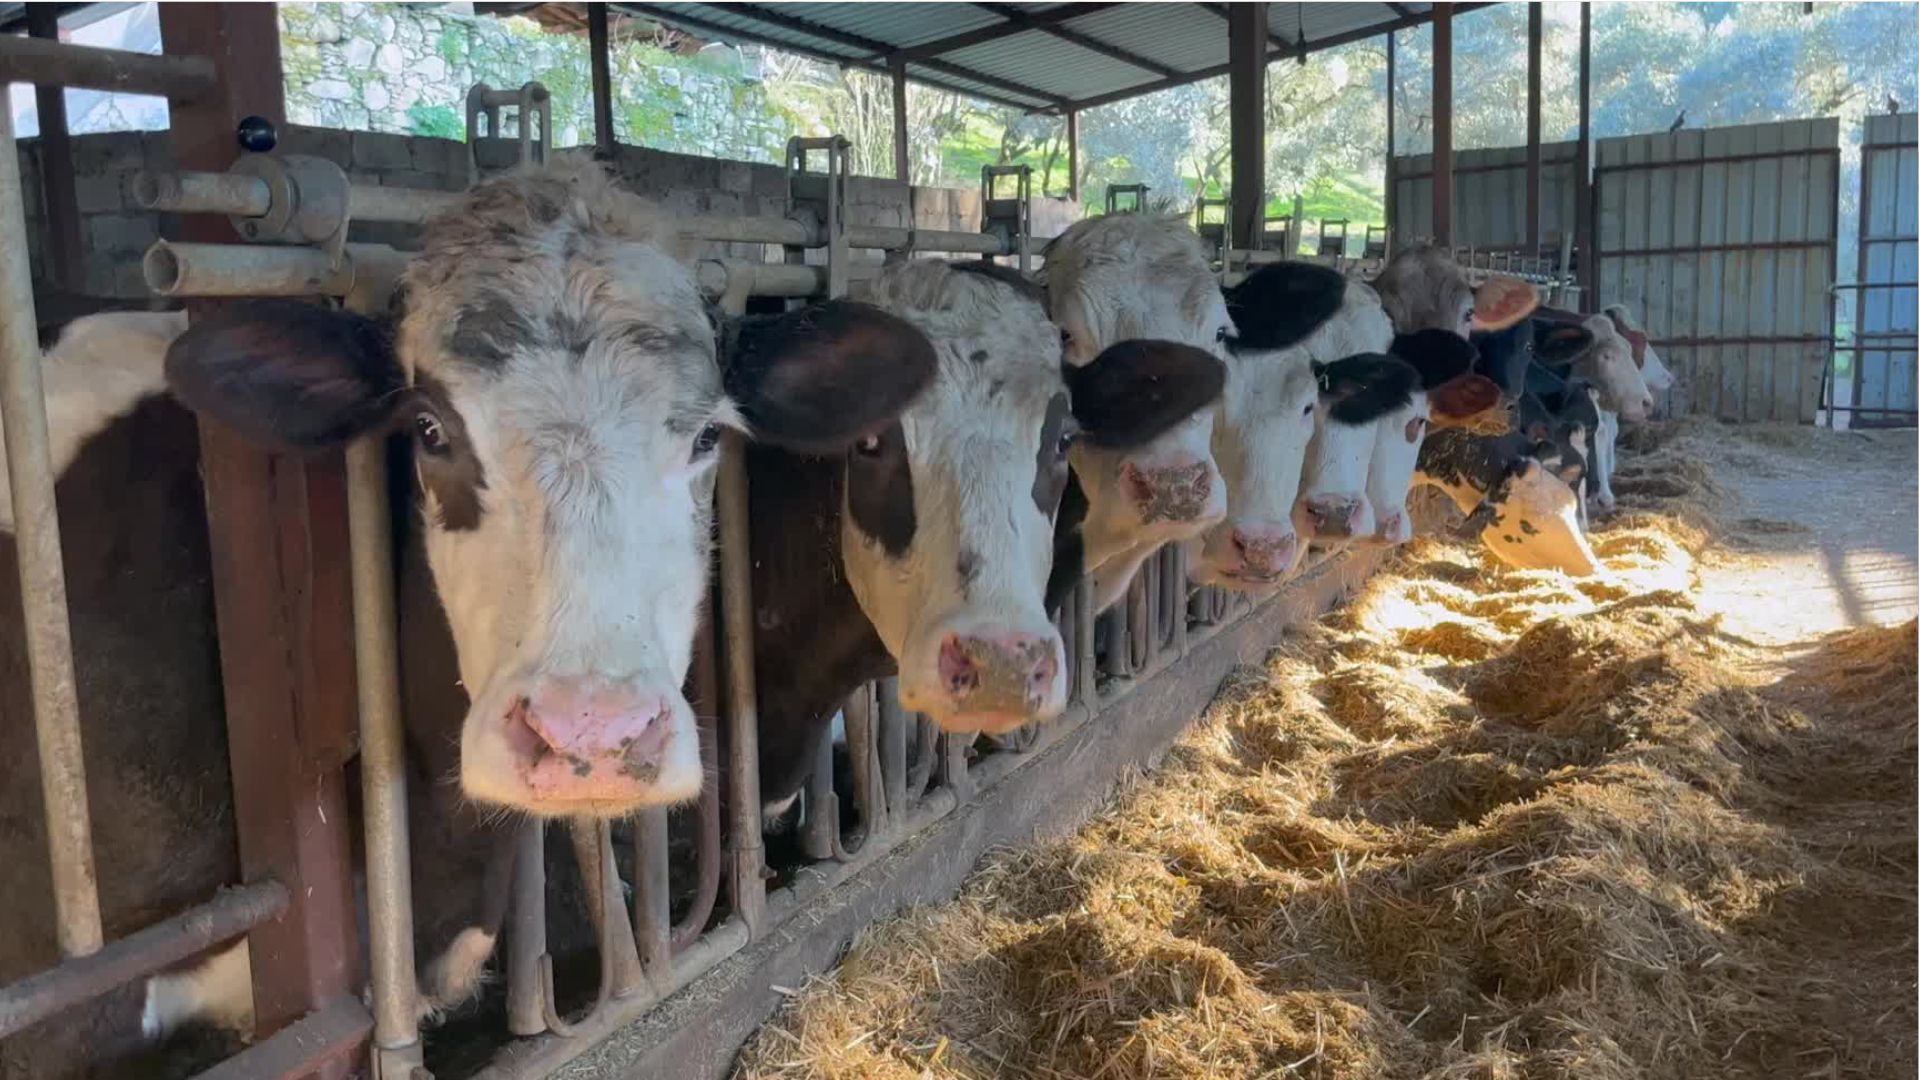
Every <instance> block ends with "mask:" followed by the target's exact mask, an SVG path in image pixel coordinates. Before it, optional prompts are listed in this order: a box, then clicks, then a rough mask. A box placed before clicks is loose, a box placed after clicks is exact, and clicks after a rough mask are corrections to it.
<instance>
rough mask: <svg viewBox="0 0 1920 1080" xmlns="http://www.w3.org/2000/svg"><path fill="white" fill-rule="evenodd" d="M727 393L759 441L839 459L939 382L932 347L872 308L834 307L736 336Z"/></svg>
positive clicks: (755, 320)
mask: <svg viewBox="0 0 1920 1080" xmlns="http://www.w3.org/2000/svg"><path fill="white" fill-rule="evenodd" d="M724 346H725V347H724V350H723V355H722V357H721V370H722V377H723V381H724V383H725V385H726V390H727V395H728V396H729V397H731V398H732V399H733V400H734V402H735V403H736V404H738V406H739V408H740V414H741V416H742V417H744V418H745V419H746V421H747V423H748V424H749V425H750V426H751V427H752V429H753V433H754V435H755V437H756V438H758V439H760V440H762V441H764V442H768V443H772V444H774V445H776V446H780V447H782V448H784V449H788V450H797V451H800V452H802V453H814V454H825V455H833V454H838V453H840V452H841V451H843V450H845V449H847V447H848V444H850V443H852V442H854V441H855V440H858V439H861V438H863V437H865V436H869V435H872V434H873V433H875V432H878V431H880V430H882V428H884V427H885V425H887V424H889V423H892V422H893V421H895V420H896V419H898V417H899V416H900V413H901V412H902V411H903V410H905V409H906V407H907V406H908V405H910V404H912V402H913V400H914V398H916V397H918V396H919V394H920V392H921V391H922V390H924V389H926V387H927V385H928V384H929V383H931V382H932V381H933V376H934V372H935V370H936V367H937V363H938V361H937V360H936V359H935V357H934V352H933V345H932V344H931V343H929V342H928V341H927V337H926V335H925V334H923V333H921V332H920V330H919V329H918V328H916V327H915V326H914V325H913V324H912V323H909V322H907V321H906V320H905V319H902V318H900V317H898V316H896V315H891V314H888V313H887V312H885V311H882V310H880V309H879V308H877V307H874V306H872V305H871V304H861V303H857V302H855V301H851V300H829V301H826V302H824V303H819V304H813V305H811V306H809V307H805V308H802V309H800V310H799V311H793V312H788V313H787V314H785V315H779V316H749V317H747V318H744V319H740V320H737V321H736V322H734V323H733V324H732V326H731V327H730V328H729V334H728V337H727V340H726V341H725V343H724Z"/></svg>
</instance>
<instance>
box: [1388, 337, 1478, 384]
mask: <svg viewBox="0 0 1920 1080" xmlns="http://www.w3.org/2000/svg"><path fill="white" fill-rule="evenodd" d="M1392 352H1393V355H1394V356H1396V357H1398V358H1400V359H1402V360H1405V361H1406V362H1407V363H1409V364H1411V365H1413V370H1414V371H1416V372H1418V373H1419V375H1420V388H1421V389H1422V390H1432V389H1434V388H1435V387H1438V386H1443V385H1445V384H1447V383H1450V382H1452V381H1453V380H1455V379H1457V378H1459V377H1460V376H1462V375H1465V374H1466V373H1467V372H1469V371H1472V370H1473V364H1474V361H1475V360H1478V359H1479V357H1480V352H1479V350H1478V349H1476V348H1474V346H1473V344H1472V343H1471V342H1469V341H1467V340H1465V339H1464V338H1462V337H1461V336H1460V335H1459V334H1456V333H1453V332H1452V331H1449V330H1432V329H1429V330H1418V331H1415V332H1414V333H1411V334H1400V335H1398V336H1396V337H1395V338H1394V339H1393V347H1392Z"/></svg>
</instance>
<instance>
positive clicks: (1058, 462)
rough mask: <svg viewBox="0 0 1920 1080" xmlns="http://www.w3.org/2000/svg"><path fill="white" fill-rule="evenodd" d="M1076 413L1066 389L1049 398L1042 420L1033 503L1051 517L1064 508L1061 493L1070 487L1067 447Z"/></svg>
mask: <svg viewBox="0 0 1920 1080" xmlns="http://www.w3.org/2000/svg"><path fill="white" fill-rule="evenodd" d="M1073 436H1074V429H1073V414H1072V412H1071V411H1070V407H1069V406H1068V404H1067V395H1066V394H1064V393H1061V394H1055V395H1053V399H1052V400H1050V401H1048V402H1047V415H1046V418H1045V419H1044V420H1042V421H1041V422H1040V448H1039V449H1038V450H1037V451H1035V453H1034V459H1033V505H1034V506H1036V507H1038V508H1039V509H1040V515H1041V516H1042V517H1045V518H1047V519H1049V520H1051V519H1052V518H1053V514H1054V511H1055V510H1058V509H1059V508H1060V493H1061V492H1062V491H1065V490H1066V487H1067V472H1068V468H1067V450H1068V448H1069V447H1070V446H1072V444H1073Z"/></svg>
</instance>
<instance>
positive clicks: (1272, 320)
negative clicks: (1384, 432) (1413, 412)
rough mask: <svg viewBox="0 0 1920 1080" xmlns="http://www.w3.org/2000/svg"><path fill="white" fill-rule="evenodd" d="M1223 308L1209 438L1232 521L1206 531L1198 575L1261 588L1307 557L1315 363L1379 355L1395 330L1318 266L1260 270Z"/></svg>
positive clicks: (1363, 291)
mask: <svg viewBox="0 0 1920 1080" xmlns="http://www.w3.org/2000/svg"><path fill="white" fill-rule="evenodd" d="M1227 307H1228V311H1229V312H1230V313H1231V315H1232V316H1233V321H1234V334H1233V336H1232V337H1231V338H1229V340H1228V345H1229V348H1228V364H1227V370H1228V375H1227V388H1226V391H1225V393H1224V394H1223V395H1222V396H1221V408H1220V415H1219V418H1218V419H1217V420H1216V422H1215V428H1214V433H1213V452H1214V457H1215V458H1216V460H1218V461H1219V463H1220V472H1221V475H1222V476H1223V477H1224V479H1225V481H1226V488H1227V518H1226V520H1224V521H1222V522H1221V523H1220V524H1219V525H1216V526H1214V527H1213V528H1212V529H1209V530H1208V531H1207V534H1206V541H1205V544H1204V546H1203V548H1202V552H1201V558H1200V561H1199V563H1198V564H1197V565H1196V567H1195V571H1194V575H1193V576H1194V577H1195V579H1196V580H1199V581H1201V582H1204V583H1206V584H1212V585H1224V586H1227V587H1229V588H1264V587H1267V586H1270V585H1273V584H1274V583H1276V582H1278V581H1281V580H1283V579H1284V578H1286V577H1287V576H1288V575H1289V574H1291V573H1292V572H1293V571H1294V570H1296V569H1297V568H1298V567H1299V565H1300V560H1301V557H1302V556H1303V555H1304V554H1305V551H1306V545H1305V544H1304V543H1302V542H1301V540H1300V537H1299V534H1298V533H1297V532H1296V531H1295V528H1294V520H1293V519H1294V512H1295V503H1296V501H1297V500H1298V497H1299V494H1300V479H1301V474H1302V472H1303V470H1304V466H1305V462H1306V455H1307V446H1308V443H1309V442H1311V441H1312V439H1313V433H1314V426H1315V417H1316V415H1317V409H1316V406H1317V405H1318V404H1319V403H1320V398H1321V392H1320V383H1319V380H1318V379H1317V378H1316V377H1315V373H1314V368H1313V365H1314V362H1315V361H1321V362H1327V361H1332V360H1336V359H1339V358H1340V357H1343V356H1351V355H1354V354H1356V353H1363V352H1378V351H1380V350H1381V349H1384V348H1385V347H1386V345H1387V342H1388V341H1389V340H1391V338H1392V328H1391V327H1390V326H1389V325H1388V324H1387V318H1386V315H1385V314H1384V313H1383V312H1382V311H1381V310H1380V301H1379V298H1378V297H1377V296H1375V295H1374V292H1373V290H1372V289H1370V288H1368V287H1367V286H1366V285H1363V284H1360V283H1358V282H1349V281H1347V279H1346V278H1344V277H1343V276H1341V275H1340V274H1339V273H1337V272H1335V271H1333V270H1330V269H1328V268H1326V267H1323V266H1319V265H1316V264H1313V263H1301V262H1281V263H1274V264H1271V265H1269V266H1265V267H1262V268H1260V269H1259V270H1257V271H1255V272H1254V273H1252V274H1250V275H1248V277H1247V279H1246V280H1245V281H1243V282H1241V283H1240V284H1239V285H1237V286H1235V287H1234V288H1233V289H1231V290H1229V291H1228V293H1227ZM1329 404H1331V402H1329Z"/></svg>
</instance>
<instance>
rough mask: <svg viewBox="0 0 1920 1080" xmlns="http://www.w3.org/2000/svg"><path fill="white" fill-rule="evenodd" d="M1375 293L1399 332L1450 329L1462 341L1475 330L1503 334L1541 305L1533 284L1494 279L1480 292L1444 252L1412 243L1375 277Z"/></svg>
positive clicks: (1494, 276)
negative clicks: (1468, 282)
mask: <svg viewBox="0 0 1920 1080" xmlns="http://www.w3.org/2000/svg"><path fill="white" fill-rule="evenodd" d="M1373 287H1374V289H1375V290H1376V291H1377V292H1379V294H1380V303H1381V305H1382V306H1383V307H1385V308H1386V312H1387V317H1388V318H1390V319H1392V320H1393V329H1394V330H1395V332H1397V333H1402V334H1411V333H1413V332H1414V331H1416V330H1448V331H1451V332H1453V333H1455V334H1458V335H1460V336H1461V337H1466V336H1468V335H1469V334H1471V333H1472V332H1473V331H1475V330H1501V329H1505V328H1507V327H1509V326H1512V325H1514V324H1515V323H1516V322H1519V321H1522V320H1523V319H1525V317H1526V316H1527V314H1528V313H1530V312H1531V311H1532V310H1533V308H1534V307H1535V306H1537V305H1538V303H1539V296H1538V294H1537V293H1536V292H1534V289H1533V287H1532V286H1531V285H1528V284H1527V283H1526V282H1524V281H1521V280H1520V279H1518V278H1513V277H1507V276H1504V275H1493V276H1490V277H1488V278H1487V280H1486V281H1485V282H1484V283H1482V284H1481V286H1480V287H1479V288H1478V289H1475V288H1474V287H1473V286H1471V285H1469V284H1467V277H1466V274H1465V273H1464V272H1462V271H1461V269H1460V264H1459V263H1457V262H1455V261H1454V259H1453V256H1452V255H1451V254H1450V253H1448V252H1447V250H1446V249H1445V248H1439V247H1434V246H1433V245H1431V244H1424V243H1421V244H1411V245H1409V246H1407V247H1405V248H1402V249H1401V250H1400V251H1399V252H1398V253H1397V254H1395V255H1394V257H1393V258H1392V259H1391V260H1389V261H1388V262H1387V265H1386V266H1384V267H1382V268H1381V270H1380V275H1379V277H1377V278H1375V279H1374V282H1373Z"/></svg>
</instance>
